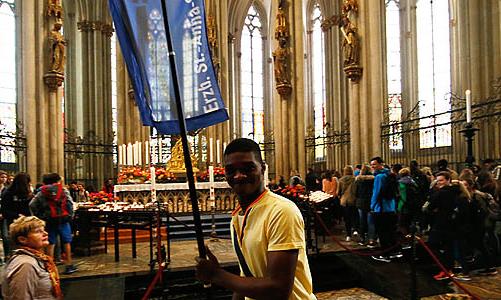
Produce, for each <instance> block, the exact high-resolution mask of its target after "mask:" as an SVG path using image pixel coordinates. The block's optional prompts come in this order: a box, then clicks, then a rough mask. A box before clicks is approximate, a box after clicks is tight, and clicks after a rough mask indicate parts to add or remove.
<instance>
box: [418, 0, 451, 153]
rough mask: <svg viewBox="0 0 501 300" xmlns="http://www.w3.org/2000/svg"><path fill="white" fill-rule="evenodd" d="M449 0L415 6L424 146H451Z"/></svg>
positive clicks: (421, 139) (422, 143)
mask: <svg viewBox="0 0 501 300" xmlns="http://www.w3.org/2000/svg"><path fill="white" fill-rule="evenodd" d="M448 2H449V1H430V0H419V1H418V2H417V7H416V20H417V44H418V47H417V53H418V55H417V56H418V57H417V58H418V66H417V67H418V94H419V101H420V106H419V108H420V109H419V116H420V117H421V118H422V119H421V120H420V127H421V128H422V129H421V130H420V132H419V137H420V147H421V148H433V147H443V146H450V145H451V125H450V121H451V115H450V113H448V111H450V110H451V104H450V92H451V75H450V72H451V67H450V48H449V47H450V33H449V6H448ZM428 116H430V117H428ZM423 117H425V118H423ZM441 124H446V125H441Z"/></svg>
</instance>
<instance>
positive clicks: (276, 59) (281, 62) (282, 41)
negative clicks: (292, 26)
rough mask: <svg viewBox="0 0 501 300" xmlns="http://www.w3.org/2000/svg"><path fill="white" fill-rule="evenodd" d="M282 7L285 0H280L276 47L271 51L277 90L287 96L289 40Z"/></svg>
mask: <svg viewBox="0 0 501 300" xmlns="http://www.w3.org/2000/svg"><path fill="white" fill-rule="evenodd" d="M284 8H285V0H280V2H279V5H278V12H277V17H276V18H277V20H276V27H275V39H276V40H277V41H278V47H277V48H276V49H275V50H274V51H273V66H274V73H275V83H276V86H277V92H278V93H279V94H280V95H281V96H284V97H287V96H289V95H290V93H291V91H292V86H291V83H290V74H289V72H290V70H289V57H290V52H289V47H288V45H287V43H288V41H289V29H288V28H287V18H286V14H285V12H284Z"/></svg>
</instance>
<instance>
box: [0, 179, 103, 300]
mask: <svg viewBox="0 0 501 300" xmlns="http://www.w3.org/2000/svg"><path fill="white" fill-rule="evenodd" d="M88 189H89V190H90V191H89V190H87V189H85V188H84V185H83V184H81V183H78V182H76V181H73V182H71V183H70V184H69V185H68V186H64V185H63V183H62V178H61V176H60V175H59V174H57V173H49V174H45V175H44V176H43V178H42V183H38V184H36V185H35V187H33V185H32V182H31V178H30V176H29V175H28V174H27V173H18V174H17V175H15V176H12V175H9V174H7V173H6V172H4V171H1V170H0V213H1V215H0V219H1V222H2V226H1V230H0V232H1V238H2V243H3V250H4V255H3V258H2V259H1V263H2V264H4V263H5V267H4V281H3V283H2V295H3V297H4V299H59V298H60V297H61V295H62V294H61V287H60V283H59V274H58V271H57V267H56V265H57V264H64V265H65V269H64V272H63V274H72V273H74V272H77V271H78V268H77V267H76V266H75V265H74V264H73V263H72V255H71V242H72V239H73V233H72V229H71V221H72V217H73V215H74V201H75V202H86V201H89V192H94V189H93V187H92V186H89V187H88ZM102 190H103V191H106V192H110V191H111V193H112V192H113V181H112V180H107V181H106V182H105V184H104V186H103V189H102ZM61 252H62V253H61ZM61 254H63V255H61ZM62 258H64V261H63V260H62Z"/></svg>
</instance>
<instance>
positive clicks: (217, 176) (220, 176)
mask: <svg viewBox="0 0 501 300" xmlns="http://www.w3.org/2000/svg"><path fill="white" fill-rule="evenodd" d="M197 180H198V181H199V182H208V181H209V170H206V171H205V172H202V173H200V174H199V175H198V176H197ZM225 180H226V177H225V176H224V168H223V167H214V181H225Z"/></svg>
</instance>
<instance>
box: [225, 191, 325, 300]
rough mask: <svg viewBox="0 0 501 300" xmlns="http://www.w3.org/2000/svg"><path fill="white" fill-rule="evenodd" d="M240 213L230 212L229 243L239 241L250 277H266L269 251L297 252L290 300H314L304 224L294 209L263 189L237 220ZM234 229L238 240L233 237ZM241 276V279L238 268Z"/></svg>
mask: <svg viewBox="0 0 501 300" xmlns="http://www.w3.org/2000/svg"><path fill="white" fill-rule="evenodd" d="M239 212H241V208H240V207H237V208H236V209H235V211H234V212H233V217H232V220H231V238H232V241H233V239H234V238H238V240H239V245H240V249H241V250H242V254H243V256H244V258H245V261H246V263H247V265H248V266H249V269H250V271H251V273H252V275H253V276H254V277H256V278H259V277H265V276H266V269H267V265H266V264H267V254H268V251H281V250H291V249H298V250H299V253H298V261H297V265H296V273H295V278H294V286H293V288H292V293H291V295H290V297H289V299H298V300H306V299H316V297H315V295H313V288H312V280H311V273H310V267H309V265H308V257H307V256H306V243H305V238H304V221H303V217H302V216H301V212H300V211H299V209H298V208H297V206H296V205H295V204H294V203H292V202H291V201H290V200H288V199H286V198H284V197H281V196H278V195H276V194H274V193H272V192H270V191H268V190H266V191H264V192H263V194H261V196H259V198H258V199H256V200H255V201H254V202H253V203H252V204H251V205H250V206H249V208H247V211H246V212H245V215H244V217H242V216H240V217H239ZM233 228H235V231H236V233H237V236H238V237H235V236H234V231H233ZM242 229H243V230H242ZM240 275H241V276H244V273H243V271H242V268H241V267H240ZM246 299H250V298H246Z"/></svg>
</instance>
